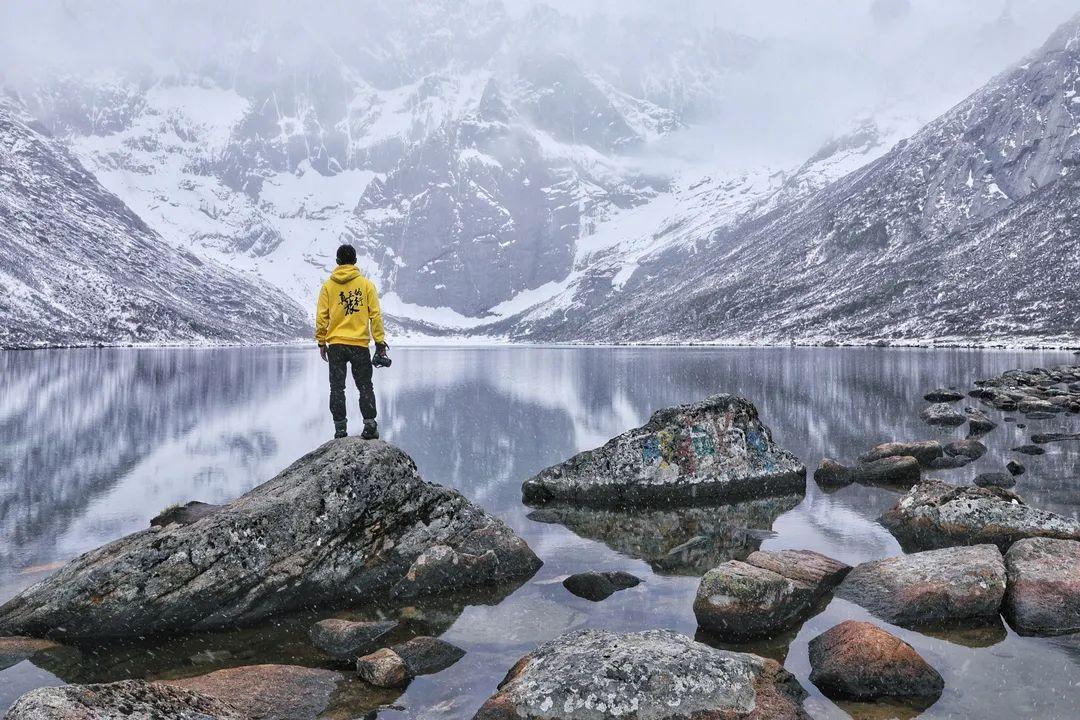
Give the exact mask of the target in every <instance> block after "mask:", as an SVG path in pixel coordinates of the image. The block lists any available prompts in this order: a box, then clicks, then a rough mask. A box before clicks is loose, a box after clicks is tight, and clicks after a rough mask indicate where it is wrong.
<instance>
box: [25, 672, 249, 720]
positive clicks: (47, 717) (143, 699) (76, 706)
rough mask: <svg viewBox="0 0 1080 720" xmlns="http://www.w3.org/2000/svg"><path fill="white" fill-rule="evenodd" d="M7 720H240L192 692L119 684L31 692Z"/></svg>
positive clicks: (239, 716)
mask: <svg viewBox="0 0 1080 720" xmlns="http://www.w3.org/2000/svg"><path fill="white" fill-rule="evenodd" d="M4 717H5V718H6V720H140V719H144V720H152V719H156V718H170V719H171V720H242V719H246V718H248V716H247V715H246V714H244V713H241V712H240V711H238V710H237V709H236V708H234V707H232V706H231V705H228V704H227V703H224V702H222V701H220V700H217V699H215V698H212V697H208V696H206V695H203V694H201V693H198V692H194V691H192V690H185V689H183V688H179V687H172V686H169V685H160V684H157V683H148V682H143V681H142V680H121V681H120V682H114V683H105V684H99V685H66V686H64V687H46V688H38V689H37V690H31V691H30V692H28V693H26V694H25V695H23V696H22V697H20V698H19V699H18V700H16V701H15V704H14V705H12V706H11V709H10V710H8V713H7V715H5V716H4Z"/></svg>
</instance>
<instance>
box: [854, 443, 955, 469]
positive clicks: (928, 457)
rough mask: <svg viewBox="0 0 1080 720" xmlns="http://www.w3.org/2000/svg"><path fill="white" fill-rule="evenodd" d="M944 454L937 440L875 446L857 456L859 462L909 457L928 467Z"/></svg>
mask: <svg viewBox="0 0 1080 720" xmlns="http://www.w3.org/2000/svg"><path fill="white" fill-rule="evenodd" d="M943 453H944V450H943V448H942V447H941V443H940V442H939V441H937V440H919V441H916V442H887V443H881V444H880V445H875V446H874V448H873V449H871V450H870V451H869V452H867V453H864V454H863V455H860V456H859V461H860V462H864V463H867V462H874V461H875V460H881V459H882V458H886V457H895V456H897V455H909V456H911V457H913V458H915V459H916V460H918V461H919V463H920V464H921V465H929V464H930V463H931V462H933V461H934V459H935V458H939V457H941V456H942V454H943Z"/></svg>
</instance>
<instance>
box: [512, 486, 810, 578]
mask: <svg viewBox="0 0 1080 720" xmlns="http://www.w3.org/2000/svg"><path fill="white" fill-rule="evenodd" d="M801 501H802V496H801V495H784V496H781V497H773V498H759V499H755V500H746V501H743V502H737V503H731V504H727V505H715V506H702V507H687V508H671V509H641V510H633V511H631V510H597V509H590V508H575V507H569V506H566V505H552V506H545V507H543V508H540V509H538V510H534V511H532V512H530V513H529V519H530V520H535V521H536V522H543V523H559V524H561V525H565V526H566V527H567V528H569V529H570V530H571V531H573V532H574V533H576V534H577V535H579V536H581V537H584V538H588V539H590V540H599V541H600V542H602V543H604V544H605V545H607V546H608V547H609V548H611V549H612V550H614V551H615V552H618V553H622V554H623V555H629V556H630V557H634V558H638V559H640V560H644V561H645V562H647V563H648V564H649V566H650V567H651V568H652V569H653V572H655V573H657V574H659V575H694V576H700V575H702V574H704V573H705V572H706V571H708V570H710V569H712V568H714V567H716V566H717V565H719V564H720V563H722V562H725V561H727V560H742V559H744V558H745V557H746V556H747V555H749V554H750V553H752V552H754V551H755V550H757V549H758V548H760V547H761V543H762V541H763V540H765V539H766V538H768V537H771V536H772V535H773V532H772V526H773V521H775V520H776V518H778V517H780V515H782V514H783V513H786V512H787V511H789V510H791V509H792V508H794V507H795V506H797V505H798V504H799V503H800V502H801Z"/></svg>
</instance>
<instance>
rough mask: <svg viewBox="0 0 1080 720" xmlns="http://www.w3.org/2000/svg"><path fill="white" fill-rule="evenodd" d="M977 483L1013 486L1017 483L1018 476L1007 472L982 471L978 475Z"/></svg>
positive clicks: (991, 485) (985, 485) (993, 485)
mask: <svg viewBox="0 0 1080 720" xmlns="http://www.w3.org/2000/svg"><path fill="white" fill-rule="evenodd" d="M975 484H976V485H978V486H979V487H999V488H1011V487H1012V486H1014V485H1016V477H1014V476H1013V474H1012V473H1007V472H989V473H981V474H980V475H978V476H976V478H975Z"/></svg>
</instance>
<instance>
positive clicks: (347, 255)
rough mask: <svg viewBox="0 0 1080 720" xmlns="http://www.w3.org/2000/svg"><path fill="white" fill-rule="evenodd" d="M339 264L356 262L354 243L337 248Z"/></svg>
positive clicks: (353, 263)
mask: <svg viewBox="0 0 1080 720" xmlns="http://www.w3.org/2000/svg"><path fill="white" fill-rule="evenodd" d="M337 264H338V265H355V264H356V248H354V247H353V246H352V245H342V246H341V247H339V248H338V249H337Z"/></svg>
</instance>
